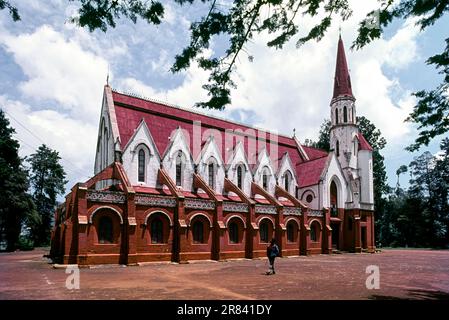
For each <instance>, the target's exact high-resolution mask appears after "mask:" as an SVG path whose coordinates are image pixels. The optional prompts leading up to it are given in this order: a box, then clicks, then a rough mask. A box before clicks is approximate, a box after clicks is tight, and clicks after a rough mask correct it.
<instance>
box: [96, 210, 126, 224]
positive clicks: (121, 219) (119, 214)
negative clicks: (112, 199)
mask: <svg viewBox="0 0 449 320" xmlns="http://www.w3.org/2000/svg"><path fill="white" fill-rule="evenodd" d="M103 209H106V210H111V211H114V212H115V213H117V214H118V216H119V218H120V224H123V217H122V214H121V213H120V212H119V211H118V210H117V209H114V208H112V207H108V206H101V207H98V208H97V209H95V210H94V211H93V212H92V213H91V214H90V217H89V224H92V223H93V222H92V221H93V217H94V215H95V213H97V212H98V211H99V210H103Z"/></svg>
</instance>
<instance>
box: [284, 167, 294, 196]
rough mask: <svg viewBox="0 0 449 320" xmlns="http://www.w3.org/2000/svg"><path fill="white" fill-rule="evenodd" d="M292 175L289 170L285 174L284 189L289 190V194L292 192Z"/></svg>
mask: <svg viewBox="0 0 449 320" xmlns="http://www.w3.org/2000/svg"><path fill="white" fill-rule="evenodd" d="M292 177H293V176H292V174H291V172H290V171H289V170H287V171H286V172H285V174H284V189H285V190H287V192H290V183H291V181H292V180H293V179H292Z"/></svg>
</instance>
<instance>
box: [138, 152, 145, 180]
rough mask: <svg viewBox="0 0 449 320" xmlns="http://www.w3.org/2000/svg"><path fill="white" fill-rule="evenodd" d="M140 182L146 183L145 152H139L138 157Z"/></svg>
mask: <svg viewBox="0 0 449 320" xmlns="http://www.w3.org/2000/svg"><path fill="white" fill-rule="evenodd" d="M138 176H139V177H138V181H139V182H145V151H144V150H143V149H140V150H139V156H138Z"/></svg>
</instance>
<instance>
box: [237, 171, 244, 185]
mask: <svg viewBox="0 0 449 320" xmlns="http://www.w3.org/2000/svg"><path fill="white" fill-rule="evenodd" d="M237 187H239V189H242V187H243V166H242V165H238V166H237Z"/></svg>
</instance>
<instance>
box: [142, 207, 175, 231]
mask: <svg viewBox="0 0 449 320" xmlns="http://www.w3.org/2000/svg"><path fill="white" fill-rule="evenodd" d="M158 213H160V214H162V215H163V216H165V217H166V218H167V219H168V221H169V222H170V227H173V220H172V218H170V215H169V214H168V213H167V212H165V211H164V210H161V209H157V210H153V209H150V210H147V211H146V212H145V219H144V225H145V226H146V225H147V224H148V219H149V218H150V216H151V215H153V214H158Z"/></svg>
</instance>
